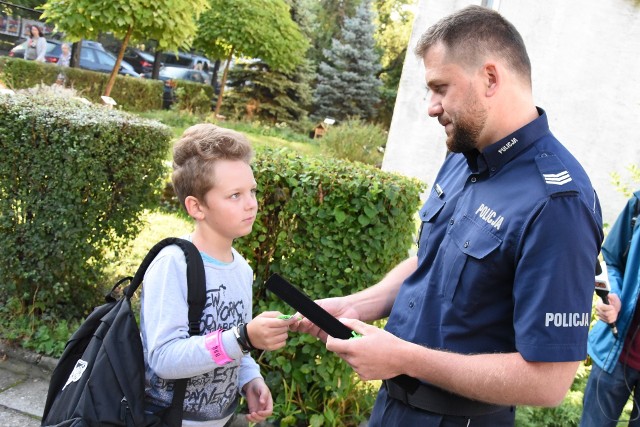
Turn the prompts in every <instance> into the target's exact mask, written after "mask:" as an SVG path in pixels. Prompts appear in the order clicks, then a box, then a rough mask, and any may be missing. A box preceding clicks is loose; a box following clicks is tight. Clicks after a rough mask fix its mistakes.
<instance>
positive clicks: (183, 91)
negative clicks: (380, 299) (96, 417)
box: [171, 80, 213, 114]
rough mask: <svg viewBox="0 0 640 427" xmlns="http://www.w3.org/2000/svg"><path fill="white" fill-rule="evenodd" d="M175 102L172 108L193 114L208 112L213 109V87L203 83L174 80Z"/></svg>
mask: <svg viewBox="0 0 640 427" xmlns="http://www.w3.org/2000/svg"><path fill="white" fill-rule="evenodd" d="M174 83H175V87H174V94H175V98H176V100H175V102H174V104H173V105H172V106H171V109H173V110H178V111H187V112H189V113H192V114H206V113H208V112H210V111H211V103H212V102H213V87H211V86H209V85H205V84H202V83H194V82H188V81H184V80H174Z"/></svg>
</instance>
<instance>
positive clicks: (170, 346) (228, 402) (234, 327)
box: [140, 124, 295, 427]
mask: <svg viewBox="0 0 640 427" xmlns="http://www.w3.org/2000/svg"><path fill="white" fill-rule="evenodd" d="M252 153H253V150H252V148H251V145H250V143H249V141H248V140H247V138H246V137H245V136H244V135H242V134H241V133H239V132H235V131H232V130H228V129H224V128H221V127H218V126H215V125H212V124H198V125H195V126H192V127H190V128H188V129H187V130H185V131H184V133H183V135H182V137H181V138H180V139H179V140H178V141H177V142H176V143H175V145H174V148H173V174H172V176H171V181H172V183H173V186H174V189H175V191H176V195H177V196H178V199H179V200H180V202H181V204H182V206H183V208H184V209H185V210H186V212H187V213H188V214H189V216H191V218H193V220H194V221H195V229H194V231H193V233H191V234H189V235H187V236H184V237H183V238H185V239H187V240H190V241H191V242H193V244H194V245H195V246H196V247H197V248H198V249H199V250H200V253H201V255H202V259H203V261H204V267H205V276H206V286H207V291H206V295H207V303H206V304H205V309H204V312H203V313H202V322H201V335H200V336H189V325H188V308H189V307H188V303H187V300H186V298H187V280H186V261H185V259H184V255H183V253H182V251H181V250H180V249H179V248H177V247H176V246H170V247H167V248H164V249H163V250H162V251H160V253H159V254H158V256H157V257H156V258H155V259H154V260H153V262H152V263H151V265H150V266H149V269H148V270H147V272H146V274H145V277H144V287H143V290H142V300H141V317H140V319H141V320H140V325H141V328H140V329H141V333H142V342H143V348H144V358H145V363H146V366H147V372H146V382H147V390H146V403H147V405H146V410H147V411H148V412H150V413H157V412H158V411H160V410H162V409H163V408H166V407H168V406H169V405H170V404H171V399H172V398H173V380H175V379H177V378H189V379H190V380H189V383H188V385H187V391H186V396H185V400H184V411H183V425H188V426H202V427H222V426H224V425H225V424H226V423H227V422H228V421H229V420H230V418H231V417H232V415H233V414H234V412H235V409H236V407H237V404H238V401H239V398H240V395H242V396H244V397H245V399H246V400H247V406H248V408H249V413H248V414H247V416H246V418H247V421H249V422H260V421H263V420H265V419H266V418H267V417H268V416H269V415H271V413H272V411H273V399H272V396H271V392H270V391H269V388H268V387H267V385H266V383H265V382H264V379H263V378H262V376H261V375H260V368H259V366H258V364H257V363H256V362H255V361H254V360H253V358H252V357H251V355H250V353H249V352H250V350H253V349H262V350H275V349H278V348H281V347H283V346H284V345H285V343H286V339H287V331H288V326H289V325H290V324H291V323H292V322H294V321H295V319H289V320H285V319H282V318H280V316H281V313H278V312H264V313H261V314H260V315H258V316H256V317H255V318H253V319H252V295H253V294H252V293H253V286H252V285H253V271H252V270H251V267H250V266H249V264H248V263H247V261H246V260H245V259H244V258H243V257H242V255H240V254H239V253H238V252H237V251H236V250H235V249H234V248H233V241H234V239H236V238H238V237H241V236H246V235H247V234H249V233H250V232H251V229H252V227H253V223H254V221H255V219H256V214H257V211H258V202H257V200H256V191H257V188H256V181H255V179H254V177H253V172H252V170H251V165H250V160H251V157H252Z"/></svg>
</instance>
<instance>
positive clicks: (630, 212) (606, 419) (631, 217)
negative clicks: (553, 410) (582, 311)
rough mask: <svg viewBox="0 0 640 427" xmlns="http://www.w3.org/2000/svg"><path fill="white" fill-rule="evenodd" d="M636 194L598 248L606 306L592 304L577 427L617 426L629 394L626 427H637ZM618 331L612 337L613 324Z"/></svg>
mask: <svg viewBox="0 0 640 427" xmlns="http://www.w3.org/2000/svg"><path fill="white" fill-rule="evenodd" d="M639 215H640V190H638V191H636V192H635V193H633V196H632V197H631V198H630V199H629V201H628V202H627V204H626V205H625V207H624V209H622V211H621V212H620V214H619V215H618V218H617V219H616V221H615V223H614V224H613V226H612V227H611V230H610V231H609V233H608V234H607V238H606V239H605V241H604V244H603V245H602V257H603V258H604V262H605V263H606V265H607V273H608V277H609V284H610V287H611V290H610V293H609V294H608V295H607V298H608V300H609V301H608V302H609V304H605V303H603V302H602V301H601V300H600V299H598V301H597V302H596V314H597V316H598V319H599V321H598V322H597V323H596V324H595V325H594V326H593V329H591V332H590V333H589V346H588V352H589V356H591V361H592V363H591V373H590V374H589V380H588V381H587V387H586V388H585V391H584V405H583V408H584V409H583V412H582V419H581V420H580V426H581V427H608V426H612V427H613V426H616V425H618V423H620V422H622V420H619V418H620V414H621V413H622V409H623V408H624V406H625V405H626V403H627V401H628V400H629V396H630V395H631V394H633V410H632V412H631V418H630V420H629V425H630V426H640V415H639V412H638V406H639V405H638V397H640V394H639V393H638V391H639V388H640V333H638V331H639V330H640V310H639V309H638V304H639V301H640V299H639V298H640V219H639V218H638V216H639ZM614 324H615V326H616V328H617V330H618V336H615V335H614V333H613V329H612V328H611V325H614Z"/></svg>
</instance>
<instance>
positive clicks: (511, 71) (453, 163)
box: [292, 6, 603, 427]
mask: <svg viewBox="0 0 640 427" xmlns="http://www.w3.org/2000/svg"><path fill="white" fill-rule="evenodd" d="M415 52H416V54H417V56H418V57H419V58H420V59H422V61H423V64H424V67H425V82H426V86H427V89H428V93H427V95H426V96H427V99H428V110H427V112H428V114H429V116H431V117H432V118H434V119H437V120H438V122H439V123H440V125H442V126H443V128H444V133H445V134H446V145H447V148H448V151H449V152H448V154H447V156H446V159H445V161H444V164H443V166H442V167H441V169H440V171H439V173H438V174H437V176H436V179H435V182H434V183H433V185H432V187H431V191H430V193H429V195H428V196H427V200H426V202H425V204H424V206H423V207H422V209H421V210H420V220H421V221H422V224H421V230H420V234H419V238H418V242H419V246H418V252H417V256H413V257H410V258H408V259H407V260H405V261H403V262H401V263H400V264H399V265H398V266H396V267H395V268H394V269H392V270H391V272H389V273H388V274H387V275H386V276H385V277H384V278H383V279H382V280H381V281H380V282H379V283H377V284H376V285H374V286H372V287H370V288H367V289H365V290H363V291H361V292H358V293H355V294H353V295H347V296H343V297H336V298H328V299H323V300H320V302H319V303H320V304H321V305H322V306H323V307H324V308H325V309H326V310H327V311H329V312H330V313H331V314H333V315H334V316H336V317H338V318H341V320H342V321H343V323H345V324H346V326H348V327H349V328H351V329H352V330H354V331H355V332H357V333H358V334H360V335H361V337H358V338H357V339H348V340H341V339H336V338H333V337H327V335H326V333H322V332H321V331H320V330H319V329H318V328H317V326H315V325H313V324H311V323H310V322H309V320H308V319H304V320H301V321H300V322H298V323H296V324H294V325H293V326H292V330H298V331H302V332H309V333H311V334H313V335H314V336H317V337H320V338H322V339H326V347H327V349H328V350H329V351H333V352H335V353H336V354H337V355H338V356H340V357H341V358H342V359H344V360H345V361H346V362H347V363H348V364H349V365H350V366H352V367H353V369H354V370H355V371H356V372H357V373H358V374H359V376H360V377H361V378H362V379H364V380H373V379H378V380H384V381H383V385H382V387H381V388H380V391H379V393H378V398H377V400H376V403H375V406H374V408H373V412H372V414H371V417H370V419H369V424H368V425H369V427H392V426H396V427H404V426H421V427H432V426H433V427H435V426H438V427H443V426H447V427H449V426H471V427H478V426H481V427H502V426H513V425H514V423H515V406H516V405H531V406H556V405H559V404H560V403H561V402H562V400H563V399H564V397H565V395H566V393H567V391H568V390H569V387H570V386H571V384H572V382H573V379H574V376H575V373H576V371H577V369H578V366H579V365H580V362H581V361H582V360H584V359H585V357H586V350H587V335H588V330H589V323H590V320H591V305H592V301H593V293H594V265H595V263H596V259H597V257H598V254H599V252H600V245H601V242H602V237H603V234H602V215H601V212H600V204H599V201H598V197H597V195H596V193H595V191H594V189H593V186H592V184H591V182H590V180H589V177H588V176H587V174H586V172H585V171H584V169H583V168H582V166H581V165H580V164H579V163H578V161H577V160H576V159H575V157H574V156H573V155H572V154H571V153H570V152H569V151H568V150H567V149H566V148H565V147H564V146H563V145H562V144H561V143H560V142H559V141H558V140H557V139H556V138H555V136H554V135H553V134H552V132H551V130H550V129H549V119H548V117H547V114H546V112H545V111H544V110H543V109H541V108H539V107H537V106H536V105H535V103H534V100H533V93H532V82H531V63H530V60H529V56H528V54H527V51H526V48H525V44H524V41H523V39H522V36H521V35H520V34H519V33H518V31H517V30H516V28H515V27H514V26H513V24H511V23H510V22H509V21H507V20H506V19H505V18H504V17H502V16H501V15H500V14H499V13H498V12H496V11H495V10H492V9H490V8H486V7H481V6H469V7H466V8H464V9H461V10H458V11H456V12H454V13H453V14H451V15H449V16H447V17H445V18H443V19H441V20H440V21H439V22H437V23H436V24H434V25H433V26H432V27H430V28H429V29H428V30H427V31H426V32H425V33H424V34H423V35H422V37H421V38H420V40H419V41H418V44H417V47H416V50H415ZM387 316H388V321H387V323H386V327H385V329H380V328H377V327H375V326H373V325H369V324H367V323H365V322H370V321H374V320H378V319H382V318H385V317H387ZM401 375H403V376H404V377H401V380H398V379H394V378H396V377H398V376H401Z"/></svg>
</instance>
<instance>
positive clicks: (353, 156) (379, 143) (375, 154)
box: [320, 119, 387, 167]
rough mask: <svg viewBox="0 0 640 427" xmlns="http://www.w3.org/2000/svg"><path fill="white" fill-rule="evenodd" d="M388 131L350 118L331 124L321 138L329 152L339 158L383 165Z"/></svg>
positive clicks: (322, 143)
mask: <svg viewBox="0 0 640 427" xmlns="http://www.w3.org/2000/svg"><path fill="white" fill-rule="evenodd" d="M386 143H387V132H386V131H385V130H384V129H383V128H382V127H381V126H380V125H375V124H370V123H365V122H363V121H361V120H357V119H350V120H347V121H345V122H342V123H340V124H339V125H334V126H331V127H330V128H329V129H327V132H326V133H325V135H324V136H323V137H322V139H321V140H320V144H321V145H322V147H324V149H325V150H326V152H327V154H329V155H331V156H333V157H337V158H339V159H348V160H351V161H358V162H362V163H366V164H369V165H374V166H378V167H379V166H380V165H382V154H383V152H384V146H385V144H386Z"/></svg>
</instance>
